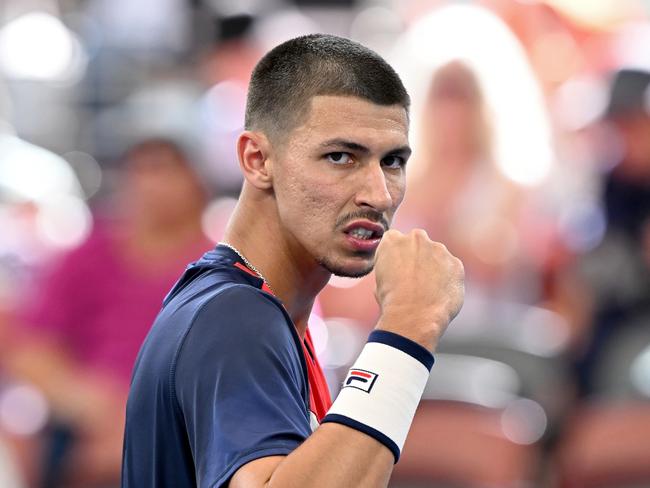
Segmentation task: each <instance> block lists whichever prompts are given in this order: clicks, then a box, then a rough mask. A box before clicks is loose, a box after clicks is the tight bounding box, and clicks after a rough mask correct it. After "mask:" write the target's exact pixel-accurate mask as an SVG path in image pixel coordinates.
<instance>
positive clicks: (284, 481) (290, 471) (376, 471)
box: [229, 423, 395, 488]
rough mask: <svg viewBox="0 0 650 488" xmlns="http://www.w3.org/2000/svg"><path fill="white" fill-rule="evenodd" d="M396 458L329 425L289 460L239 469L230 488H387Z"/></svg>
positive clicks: (265, 460) (351, 432)
mask: <svg viewBox="0 0 650 488" xmlns="http://www.w3.org/2000/svg"><path fill="white" fill-rule="evenodd" d="M394 462H395V459H394V457H393V454H392V453H391V452H390V450H389V449H388V448H387V447H385V446H384V445H383V444H381V443H380V442H378V441H376V440H375V439H373V438H372V437H370V436H367V435H365V434H363V433H361V432H359V431H357V430H354V429H351V428H349V427H346V426H344V425H340V424H335V423H326V424H323V425H321V426H320V427H319V428H318V429H316V431H315V432H314V433H313V434H312V435H311V436H310V437H309V438H308V439H307V440H306V441H305V442H304V443H303V444H302V445H301V446H300V447H298V448H297V449H296V450H295V451H293V452H292V453H291V454H290V455H289V456H287V457H273V458H263V459H259V460H257V461H254V462H253V463H250V464H251V465H254V464H256V465H257V466H250V467H252V468H254V469H245V470H240V471H239V472H238V473H237V474H235V476H234V477H233V478H232V481H231V483H230V485H229V486H230V488H258V487H264V488H276V487H282V488H293V487H300V488H310V487H315V488H316V487H317V488H328V487H336V488H338V487H341V486H354V487H360V488H375V487H385V486H387V484H388V480H389V478H390V474H391V472H392V469H393V466H394Z"/></svg>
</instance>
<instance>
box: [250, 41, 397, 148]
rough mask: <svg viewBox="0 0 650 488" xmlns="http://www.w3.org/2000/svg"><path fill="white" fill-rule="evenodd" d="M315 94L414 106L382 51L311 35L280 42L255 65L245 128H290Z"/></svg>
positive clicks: (273, 132)
mask: <svg viewBox="0 0 650 488" xmlns="http://www.w3.org/2000/svg"><path fill="white" fill-rule="evenodd" d="M317 95H339V96H353V97H359V98H363V99H366V100H368V101H371V102H373V103H376V104H378V105H401V106H403V107H404V109H405V110H406V111H407V112H408V108H409V104H410V99H409V96H408V93H407V92H406V89H405V88H404V85H403V84H402V81H401V80H400V78H399V76H398V75H397V73H396V72H395V70H394V69H393V68H392V67H391V66H390V65H389V64H388V63H387V62H386V61H385V60H384V59H383V58H382V57H381V56H379V54H377V53H376V52H374V51H372V50H370V49H368V48H367V47H364V46H362V45H361V44H359V43H357V42H354V41H351V40H350V39H345V38H343V37H337V36H333V35H329V34H311V35H307V36H301V37H296V38H295V39H291V40H289V41H286V42H284V43H282V44H280V45H278V46H276V47H275V48H273V49H272V50H271V51H269V52H268V53H267V54H266V55H265V56H264V57H263V58H262V59H261V60H260V61H259V62H258V63H257V66H255V69H254V70H253V74H252V76H251V81H250V85H249V88H248V98H247V101H246V121H245V127H246V129H248V130H262V131H265V132H267V133H269V135H270V136H275V135H277V133H278V132H280V131H284V132H288V131H290V130H291V129H293V128H295V127H296V126H297V125H298V124H299V122H300V117H301V116H304V115H305V114H306V113H307V112H306V110H305V109H306V108H307V107H308V104H309V101H310V100H311V98H312V97H314V96H317Z"/></svg>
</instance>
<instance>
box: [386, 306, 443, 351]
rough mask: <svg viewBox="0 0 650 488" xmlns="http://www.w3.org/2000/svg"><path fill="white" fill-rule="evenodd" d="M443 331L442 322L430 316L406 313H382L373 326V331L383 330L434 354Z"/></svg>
mask: <svg viewBox="0 0 650 488" xmlns="http://www.w3.org/2000/svg"><path fill="white" fill-rule="evenodd" d="M444 329H445V326H444V325H443V324H442V321H440V322H438V321H436V320H435V319H432V318H431V315H427V314H424V315H420V314H413V313H409V312H406V311H402V312H397V311H389V312H385V313H382V314H381V316H380V317H379V320H378V321H377V325H376V326H375V330H385V331H387V332H392V333H393V334H397V335H400V336H403V337H405V338H407V339H409V340H411V341H413V342H415V343H417V344H419V345H420V346H422V347H423V348H425V349H426V350H427V351H429V352H431V353H433V352H435V350H436V347H437V346H438V341H439V340H440V337H441V335H442V332H443V331H444Z"/></svg>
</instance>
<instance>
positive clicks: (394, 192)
mask: <svg viewBox="0 0 650 488" xmlns="http://www.w3.org/2000/svg"><path fill="white" fill-rule="evenodd" d="M387 185H388V192H389V193H390V196H391V197H392V199H393V206H394V208H393V213H394V212H395V211H396V210H397V207H399V206H400V204H401V203H402V200H404V194H405V192H406V176H405V174H404V173H403V172H402V173H401V174H400V175H399V176H395V177H394V178H391V179H390V180H389V181H388V183H387Z"/></svg>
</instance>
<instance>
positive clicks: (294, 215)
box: [276, 178, 343, 232]
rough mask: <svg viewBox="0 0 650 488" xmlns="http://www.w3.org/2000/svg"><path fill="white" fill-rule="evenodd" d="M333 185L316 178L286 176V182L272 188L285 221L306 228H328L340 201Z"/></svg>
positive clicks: (335, 215) (309, 229)
mask: <svg viewBox="0 0 650 488" xmlns="http://www.w3.org/2000/svg"><path fill="white" fill-rule="evenodd" d="M337 187H338V185H336V184H332V183H326V182H323V181H322V180H320V179H318V178H288V181H287V183H286V185H283V186H282V187H281V188H279V189H278V190H277V191H276V195H277V199H278V207H279V211H280V214H281V217H282V218H283V220H284V221H285V224H286V225H287V226H289V227H294V226H297V227H299V228H300V229H304V230H307V231H309V232H311V231H313V230H315V229H318V228H324V229H329V228H331V227H332V225H333V224H334V221H335V220H336V217H337V215H338V212H339V207H340V206H341V204H342V203H343V202H341V201H340V197H339V196H337Z"/></svg>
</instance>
